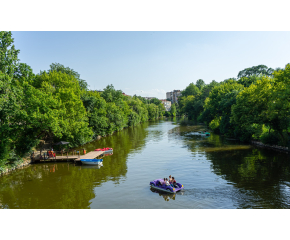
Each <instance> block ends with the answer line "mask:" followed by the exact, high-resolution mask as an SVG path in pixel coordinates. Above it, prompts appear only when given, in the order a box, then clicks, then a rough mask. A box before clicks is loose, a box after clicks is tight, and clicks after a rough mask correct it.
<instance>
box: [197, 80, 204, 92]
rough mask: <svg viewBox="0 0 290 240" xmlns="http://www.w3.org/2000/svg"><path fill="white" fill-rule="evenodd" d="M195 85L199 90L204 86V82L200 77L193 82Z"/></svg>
mask: <svg viewBox="0 0 290 240" xmlns="http://www.w3.org/2000/svg"><path fill="white" fill-rule="evenodd" d="M195 86H197V87H198V88H199V90H201V89H202V88H203V87H204V86H205V82H204V81H203V80H202V79H198V80H197V81H196V83H195Z"/></svg>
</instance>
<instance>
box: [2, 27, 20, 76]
mask: <svg viewBox="0 0 290 240" xmlns="http://www.w3.org/2000/svg"><path fill="white" fill-rule="evenodd" d="M13 43H14V39H13V38H12V33H11V32H4V31H1V32H0V72H2V73H3V74H7V75H9V76H10V77H12V76H13V74H14V72H15V69H16V68H17V64H18V62H19V59H18V54H19V52H20V50H16V49H15V46H14V44H13Z"/></svg>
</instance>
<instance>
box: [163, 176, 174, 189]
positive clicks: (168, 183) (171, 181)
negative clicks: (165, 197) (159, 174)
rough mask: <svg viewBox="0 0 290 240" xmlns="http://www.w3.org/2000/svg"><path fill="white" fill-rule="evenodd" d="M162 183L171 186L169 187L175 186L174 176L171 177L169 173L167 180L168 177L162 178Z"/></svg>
mask: <svg viewBox="0 0 290 240" xmlns="http://www.w3.org/2000/svg"><path fill="white" fill-rule="evenodd" d="M163 184H165V185H166V186H171V187H176V186H177V185H176V180H175V178H174V177H171V175H169V180H168V178H164V179H163Z"/></svg>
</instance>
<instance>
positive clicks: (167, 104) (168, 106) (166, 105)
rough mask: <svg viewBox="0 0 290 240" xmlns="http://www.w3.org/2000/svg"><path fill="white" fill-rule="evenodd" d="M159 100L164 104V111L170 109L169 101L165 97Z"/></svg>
mask: <svg viewBox="0 0 290 240" xmlns="http://www.w3.org/2000/svg"><path fill="white" fill-rule="evenodd" d="M160 101H161V102H162V104H163V105H164V107H165V109H166V111H170V109H171V102H170V101H167V100H166V99H160Z"/></svg>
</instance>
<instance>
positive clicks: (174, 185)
mask: <svg viewBox="0 0 290 240" xmlns="http://www.w3.org/2000/svg"><path fill="white" fill-rule="evenodd" d="M172 185H173V187H177V185H176V181H175V179H174V177H172Z"/></svg>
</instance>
